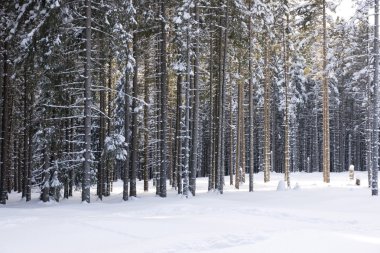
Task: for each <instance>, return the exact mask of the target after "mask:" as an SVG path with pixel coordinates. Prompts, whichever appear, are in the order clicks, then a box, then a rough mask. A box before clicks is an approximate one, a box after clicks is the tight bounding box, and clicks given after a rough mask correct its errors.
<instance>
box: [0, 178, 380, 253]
mask: <svg viewBox="0 0 380 253" xmlns="http://www.w3.org/2000/svg"><path fill="white" fill-rule="evenodd" d="M356 175H359V177H360V178H361V179H362V185H361V186H356V185H355V184H354V182H350V181H349V179H348V172H347V173H341V174H334V173H333V174H331V184H328V185H327V184H323V183H322V182H321V181H322V174H321V173H314V174H304V173H297V174H292V175H291V180H292V185H293V187H294V185H295V184H296V183H298V185H299V186H300V187H299V189H298V190H295V189H293V190H286V191H276V189H277V184H278V182H279V180H281V179H282V178H283V175H282V174H272V175H271V178H272V181H271V182H270V183H267V184H264V183H263V175H262V174H258V175H255V192H253V193H249V192H248V191H247V187H248V185H247V184H244V185H242V187H241V189H240V190H235V189H234V187H232V186H231V187H230V186H229V185H226V187H225V192H224V194H223V195H220V194H217V193H215V192H207V179H203V178H201V179H198V180H197V186H198V192H199V193H198V195H197V196H196V197H193V198H189V199H184V198H181V197H180V196H178V195H176V194H175V191H174V190H169V195H168V198H166V199H162V198H159V197H156V196H155V195H154V190H153V188H152V187H151V189H152V191H151V192H149V193H144V192H143V191H142V183H141V182H139V184H138V187H139V194H138V195H139V197H138V198H134V199H132V200H130V201H128V202H122V201H121V194H122V193H121V192H122V185H121V183H119V182H118V183H115V185H114V192H113V194H112V196H110V197H108V198H105V199H104V200H103V202H101V201H97V200H96V197H95V196H94V195H93V196H92V203H91V204H82V203H80V193H79V192H77V193H76V196H75V197H74V198H71V199H69V200H63V201H61V202H60V203H58V204H57V203H47V204H45V203H42V202H39V201H38V194H35V195H34V196H33V198H34V200H33V201H31V203H25V202H24V200H20V195H18V194H16V193H12V194H11V195H10V200H9V201H8V203H7V205H6V206H3V207H1V208H0V253H20V252H28V253H34V252H36V253H37V252H38V253H41V252H55V253H60V252H62V253H63V252H65V253H67V252H83V253H97V252H101V253H105V252H133V253H136V252H155V253H162V252H173V253H177V252H178V253H179V252H257V253H265V252H276V253H278V252H282V253H288V252H289V253H297V252H302V253H304V252H308V253H313V252H318V253H320V252H344V253H350V252H355V253H358V252H359V253H361V252H363V253H364V252H365V253H371V252H373V253H379V252H380V198H379V197H371V196H370V190H369V189H368V188H367V182H366V181H367V180H366V179H367V175H366V173H359V172H356ZM247 179H248V177H247ZM225 182H226V183H228V182H229V178H228V177H226V181H225Z"/></svg>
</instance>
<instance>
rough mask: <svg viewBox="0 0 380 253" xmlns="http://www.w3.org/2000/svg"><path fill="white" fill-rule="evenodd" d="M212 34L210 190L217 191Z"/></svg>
mask: <svg viewBox="0 0 380 253" xmlns="http://www.w3.org/2000/svg"><path fill="white" fill-rule="evenodd" d="M212 43H213V40H212V34H211V35H210V59H209V68H210V70H209V71H210V87H209V89H210V101H209V104H210V114H209V117H210V122H209V128H210V129H209V131H210V148H209V151H210V158H209V175H208V190H209V191H211V190H213V189H215V166H214V164H215V159H214V158H215V149H214V145H215V142H214V93H213V81H214V80H213V79H214V76H213V71H214V68H213V50H214V48H213V46H212Z"/></svg>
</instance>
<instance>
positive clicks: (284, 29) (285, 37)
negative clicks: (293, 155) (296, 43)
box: [282, 14, 290, 187]
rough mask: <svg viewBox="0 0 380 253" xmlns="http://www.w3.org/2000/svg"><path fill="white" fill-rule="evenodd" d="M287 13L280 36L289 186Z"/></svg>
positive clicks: (286, 178) (286, 167)
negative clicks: (282, 48)
mask: <svg viewBox="0 0 380 253" xmlns="http://www.w3.org/2000/svg"><path fill="white" fill-rule="evenodd" d="M287 26H288V15H287V14H286V20H284V27H283V29H282V36H283V44H284V45H283V47H284V75H285V159H284V160H285V165H284V167H285V168H284V169H285V181H286V183H287V186H288V187H290V176H289V173H290V169H289V160H290V155H289V150H290V147H289V94H288V93H289V75H288V73H289V69H288V68H289V67H288V62H289V56H288V43H287V42H288V41H287V36H286V33H287V30H288V27H287Z"/></svg>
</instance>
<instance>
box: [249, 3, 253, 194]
mask: <svg viewBox="0 0 380 253" xmlns="http://www.w3.org/2000/svg"><path fill="white" fill-rule="evenodd" d="M249 11H250V12H251V11H252V0H250V1H249ZM248 19H249V20H248V40H249V44H248V75H249V79H248V85H249V96H248V103H249V135H248V138H249V191H250V192H253V169H254V159H255V158H254V143H253V141H254V128H253V110H254V105H253V95H254V94H253V82H252V75H253V73H252V57H253V56H252V21H251V13H250V15H249V16H248Z"/></svg>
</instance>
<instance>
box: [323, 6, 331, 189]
mask: <svg viewBox="0 0 380 253" xmlns="http://www.w3.org/2000/svg"><path fill="white" fill-rule="evenodd" d="M322 7H323V179H324V180H323V181H324V182H325V183H330V116H329V86H328V80H327V79H328V76H327V28H326V0H323V6H322Z"/></svg>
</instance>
